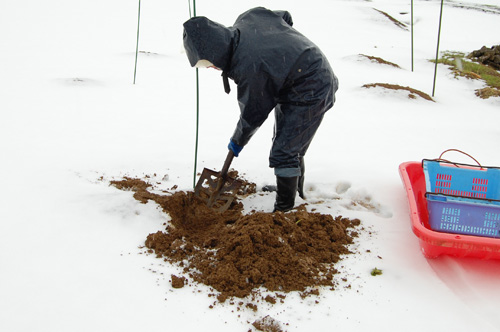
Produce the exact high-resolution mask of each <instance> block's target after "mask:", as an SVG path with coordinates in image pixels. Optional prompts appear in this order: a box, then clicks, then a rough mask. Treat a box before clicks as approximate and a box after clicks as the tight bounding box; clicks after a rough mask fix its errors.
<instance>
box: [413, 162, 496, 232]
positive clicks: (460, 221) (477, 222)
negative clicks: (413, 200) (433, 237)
mask: <svg viewBox="0 0 500 332" xmlns="http://www.w3.org/2000/svg"><path fill="white" fill-rule="evenodd" d="M422 166H423V170H424V176H425V183H426V191H427V193H426V198H427V209H428V211H429V225H430V227H431V229H433V230H435V231H441V232H448V233H456V234H468V235H477V236H487V237H496V238H500V185H499V183H500V168H498V167H484V166H475V165H466V164H455V163H450V162H442V161H436V160H426V159H424V160H423V161H422Z"/></svg>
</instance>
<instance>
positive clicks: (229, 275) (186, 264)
mask: <svg viewBox="0 0 500 332" xmlns="http://www.w3.org/2000/svg"><path fill="white" fill-rule="evenodd" d="M111 184H112V185H114V186H115V187H117V188H119V189H124V190H132V191H134V197H135V198H136V199H138V200H139V201H141V202H143V203H145V202H147V201H148V200H153V201H154V202H156V203H157V204H159V205H160V206H161V207H162V209H163V210H164V211H165V212H166V213H168V214H169V215H170V217H171V221H170V223H168V224H167V223H166V229H165V230H160V231H158V232H156V233H153V234H149V235H148V236H147V239H146V241H145V245H146V247H147V248H149V250H150V251H151V252H154V253H155V254H156V256H157V257H158V258H162V259H163V260H165V261H167V262H170V263H174V264H178V265H179V266H181V267H183V271H184V273H185V275H186V277H188V278H190V279H191V280H193V281H195V282H199V283H203V284H206V285H208V286H210V287H212V288H213V289H215V290H217V291H218V292H219V295H218V297H217V300H218V301H220V302H224V301H225V300H226V299H227V298H228V297H239V298H243V297H246V296H248V295H251V294H254V295H255V292H256V291H257V290H258V288H259V287H264V288H266V289H267V290H269V291H276V292H290V291H300V292H303V293H302V294H317V289H314V287H315V286H327V287H330V288H332V289H333V288H334V286H335V281H334V278H333V276H334V274H336V273H337V272H338V271H337V270H336V269H335V267H334V264H335V263H336V262H338V261H339V260H340V258H341V255H344V254H349V253H350V252H349V250H348V245H349V244H351V243H352V242H353V237H355V236H357V233H356V232H355V231H354V230H353V228H354V227H355V226H358V225H359V224H360V221H359V220H358V219H354V220H350V219H347V218H343V217H341V216H338V217H336V218H333V217H332V216H331V215H324V214H320V213H312V212H308V211H306V209H305V207H304V206H301V207H299V208H297V209H296V210H293V211H291V212H287V213H282V212H276V213H264V212H254V213H250V214H247V215H243V214H242V208H243V206H242V204H241V202H233V204H232V205H231V207H230V208H229V209H228V210H227V211H225V212H223V213H219V212H216V211H215V210H213V209H210V208H208V207H207V206H206V205H205V203H204V202H203V201H201V199H199V197H197V196H195V195H194V193H193V192H183V191H177V192H174V193H173V194H167V195H160V194H156V193H152V192H150V191H148V188H150V187H151V185H149V184H148V183H146V182H144V181H143V180H140V179H132V178H124V179H123V180H121V181H112V182H111ZM172 277H173V278H172V282H174V281H175V287H182V286H183V285H184V284H185V283H186V280H185V279H182V278H183V277H180V278H179V277H176V276H172ZM174 277H175V278H174Z"/></svg>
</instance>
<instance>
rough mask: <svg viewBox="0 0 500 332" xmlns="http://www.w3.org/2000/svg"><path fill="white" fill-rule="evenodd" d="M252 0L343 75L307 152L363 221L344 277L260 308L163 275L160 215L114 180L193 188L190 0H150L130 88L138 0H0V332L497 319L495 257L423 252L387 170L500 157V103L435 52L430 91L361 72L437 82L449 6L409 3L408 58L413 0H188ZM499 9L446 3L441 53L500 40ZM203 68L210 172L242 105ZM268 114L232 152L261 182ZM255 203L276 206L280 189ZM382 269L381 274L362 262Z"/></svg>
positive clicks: (202, 146)
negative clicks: (284, 13) (154, 239)
mask: <svg viewBox="0 0 500 332" xmlns="http://www.w3.org/2000/svg"><path fill="white" fill-rule="evenodd" d="M259 5H262V6H265V7H267V8H270V9H286V10H288V11H290V12H291V14H292V17H293V20H294V27H295V28H296V29H297V30H299V31H301V32H302V33H304V34H305V35H306V36H308V37H310V39H312V40H313V41H314V42H316V44H318V45H319V46H320V47H321V49H322V50H323V52H324V53H325V54H326V55H327V56H328V57H329V59H330V61H331V64H332V67H333V68H334V70H335V72H336V74H337V76H338V77H339V80H340V90H339V92H338V94H337V102H336V104H335V106H334V108H333V109H332V110H331V111H329V112H328V113H327V115H326V116H325V120H324V122H323V124H322V127H321V128H320V130H319V132H318V133H317V136H316V137H315V140H314V142H313V144H312V145H311V148H310V149H309V152H308V155H307V156H306V162H307V174H306V176H307V177H306V181H307V183H306V186H307V192H306V193H307V194H308V196H309V197H310V198H309V203H310V205H314V207H315V208H316V209H317V211H318V212H323V213H331V214H333V215H339V214H340V215H343V216H346V217H350V218H359V219H361V220H362V226H363V227H364V228H365V231H363V232H361V236H360V237H359V238H358V239H357V240H356V244H355V245H354V246H353V247H352V250H353V251H356V252H357V254H355V255H350V256H348V257H346V258H345V259H344V260H343V261H342V262H341V263H340V264H339V270H340V275H339V278H346V279H347V282H342V281H340V284H339V287H338V288H337V290H335V291H328V290H325V291H323V292H321V294H320V296H319V298H314V297H309V298H306V299H301V298H300V296H299V295H298V294H289V295H288V296H287V298H286V300H285V302H284V303H278V304H275V305H273V306H271V305H270V304H265V303H260V304H259V310H258V311H257V312H254V311H252V310H242V311H237V310H236V308H235V307H234V306H232V305H230V304H228V303H226V304H223V305H216V306H215V307H214V308H213V309H210V308H209V306H210V305H211V304H213V302H214V299H213V298H209V297H207V294H208V290H207V288H206V287H203V286H195V285H191V286H190V287H184V288H182V289H175V290H174V289H173V288H172V287H171V285H170V275H171V274H172V273H179V272H180V270H179V269H178V268H176V267H173V266H169V265H166V264H165V263H163V262H162V261H161V260H159V259H156V258H154V256H153V255H145V254H143V252H144V249H140V248H139V247H140V246H142V245H143V244H144V240H145V238H146V236H147V235H148V234H149V233H152V232H156V231H157V230H160V229H163V228H164V226H163V223H164V222H166V220H167V218H168V216H167V215H165V214H163V213H162V212H161V211H160V210H159V209H158V208H157V207H156V206H155V204H153V203H149V204H146V205H143V204H140V203H139V202H137V201H135V200H134V199H133V198H132V194H131V193H129V192H123V191H119V190H117V189H116V188H114V187H110V186H108V181H109V180H110V179H119V178H121V177H122V176H124V175H129V176H135V177H143V176H145V175H150V176H151V177H153V178H154V179H157V180H158V181H162V185H163V186H165V187H168V188H170V187H172V186H174V185H178V187H179V190H190V189H192V186H193V165H194V146H195V132H196V126H195V124H196V117H195V114H196V94H195V70H194V69H193V68H191V67H190V66H189V63H188V61H187V57H186V55H185V54H184V53H183V47H182V23H183V22H184V21H185V20H187V19H188V18H189V5H188V2H187V1H160V0H144V1H142V4H141V29H140V43H139V50H140V51H141V53H140V54H139V59H138V66H137V79H136V84H135V85H134V84H132V82H133V72H134V58H135V46H136V44H135V42H136V33H137V10H138V1H131V0H127V1H123V0H122V1H118V0H99V1H96V0H94V1H90V0H88V1H68V0H66V1H63V0H49V1H33V0H31V1H30V0H24V1H2V2H1V3H0V31H1V32H0V35H1V38H0V95H1V98H0V110H1V121H0V152H1V162H0V174H1V176H2V180H1V184H2V188H1V193H0V195H1V197H0V330H1V331H8V332H14V331H50V332H55V331H57V332H59V331H106V332H108V331H138V330H144V331H147V330H153V329H154V330H164V331H170V330H172V331H173V330H184V331H199V330H203V331H206V330H208V331H248V330H249V329H253V328H252V326H251V323H252V322H253V321H255V320H256V319H259V318H261V317H263V316H266V315H270V316H271V317H273V318H274V319H276V320H277V321H279V322H280V323H281V325H282V328H283V329H284V330H287V331H399V330H404V331H419V332H420V331H422V330H426V331H454V332H458V331H472V330H473V331H500V327H499V324H498V319H497V317H498V308H499V307H500V277H499V276H500V262H499V261H481V260H475V259H456V258H451V257H441V258H438V259H434V260H428V259H426V258H424V256H423V255H422V254H421V253H420V248H419V244H418V241H417V238H416V237H415V235H414V234H413V233H412V232H411V229H410V220H409V215H408V213H409V211H408V206H407V200H406V196H405V192H404V189H403V186H402V183H401V180H400V177H399V174H398V165H399V164H400V163H402V162H405V161H412V160H415V161H419V160H421V159H422V158H436V157H438V156H439V154H440V153H441V152H442V151H444V150H446V149H448V148H456V149H461V150H463V151H465V152H468V153H470V154H472V155H473V156H474V157H475V158H476V159H478V160H479V161H480V162H482V164H484V165H500V154H499V153H498V142H499V141H500V131H499V129H498V126H499V122H500V99H498V98H496V99H495V98H490V99H488V100H482V99H479V98H477V97H476V96H475V95H474V90H475V89H477V88H480V87H482V83H481V82H479V81H471V80H467V79H464V78H461V79H455V78H454V77H453V75H452V74H451V73H450V72H449V70H448V69H447V68H446V67H444V66H439V67H438V72H437V74H438V76H437V82H436V91H435V96H434V99H435V102H430V101H427V100H424V99H422V98H417V99H409V98H408V97H407V94H405V93H403V92H394V91H392V92H391V91H387V90H383V89H381V88H372V89H365V88H362V87H361V86H362V85H363V84H368V83H377V82H378V83H391V84H399V85H402V86H411V87H412V88H415V89H418V90H421V91H423V92H425V93H427V94H431V93H432V87H433V74H434V65H433V64H432V63H431V62H429V60H430V59H433V58H434V57H435V52H436V42H437V31H438V22H439V9H440V1H438V0H430V1H423V0H415V1H414V70H413V71H412V70H411V42H410V41H411V34H410V27H409V23H410V9H411V7H410V0H407V1H401V0H373V1H361V0H359V1H358V0H351V1H348V0H312V1H306V2H304V1H284V0H275V1H269V0H262V1H254V0H247V1H229V0H214V1H197V3H196V6H197V7H196V11H197V15H203V16H207V17H209V18H211V19H213V20H215V21H218V22H220V23H222V24H225V25H228V26H230V25H232V23H233V22H234V20H235V19H236V17H237V16H238V15H239V14H240V13H242V12H243V11H245V10H247V9H249V8H252V7H255V6H259ZM471 7H472V8H471ZM374 8H376V9H378V10H380V11H383V12H386V13H388V14H390V15H391V16H392V17H394V18H396V19H397V20H399V21H401V22H403V23H406V24H407V25H408V28H407V29H406V30H405V29H402V28H399V27H397V26H396V25H395V24H393V23H392V22H391V21H390V20H389V19H388V18H387V17H385V16H384V15H382V14H381V13H380V12H378V11H376V10H374ZM478 8H479V9H480V8H483V9H488V10H489V11H488V12H485V11H481V10H478ZM499 22H500V9H499V8H498V1H497V0H463V1H455V0H449V1H446V2H445V6H444V13H443V25H442V30H441V44H440V50H442V51H446V50H449V51H461V52H466V53H468V52H471V51H473V50H476V49H479V48H481V47H482V46H483V45H484V46H488V47H490V46H493V45H497V44H500V37H499V35H498V31H499V28H500V23H499ZM360 54H364V55H369V56H377V57H381V58H383V59H385V60H387V61H390V62H393V63H396V64H398V65H399V66H400V67H401V69H397V68H394V67H390V66H387V65H380V64H377V63H374V62H371V61H369V60H368V59H366V58H365V57H363V56H360ZM199 73H200V132H199V135H200V141H199V154H198V168H197V170H198V171H201V170H202V168H203V167H209V168H213V169H218V168H220V167H221V165H222V162H223V161H224V157H225V155H226V151H227V150H226V146H227V142H228V139H229V137H230V136H231V134H232V132H233V129H234V126H235V124H236V121H237V118H238V112H239V111H238V105H237V102H236V96H235V95H236V94H235V89H233V92H232V94H231V95H230V96H227V95H226V94H225V93H224V91H223V88H222V81H221V78H220V75H219V74H218V73H217V72H215V71H213V70H200V72H199ZM233 88H234V85H233ZM272 125H273V120H272V117H271V118H270V119H269V120H268V121H267V122H266V123H265V125H264V126H263V127H262V128H261V129H260V130H259V132H258V133H257V134H256V135H255V136H254V138H253V139H252V140H251V142H250V143H249V145H248V146H246V147H245V148H244V150H243V151H242V152H241V154H240V157H238V158H237V159H235V161H234V162H233V167H234V168H235V169H237V170H238V171H239V172H240V173H244V175H245V177H246V178H247V179H248V180H250V181H253V182H255V183H257V185H258V186H262V185H263V184H266V183H270V182H272V181H274V176H273V172H272V170H271V169H269V168H268V167H267V158H268V151H269V149H270V144H271V136H272ZM449 158H451V159H454V160H456V161H462V162H466V163H471V161H470V160H469V159H467V158H466V157H463V156H461V155H459V154H451V155H450V156H449ZM351 202H362V203H363V204H364V205H371V206H372V208H370V209H366V208H363V207H362V205H359V204H358V205H357V208H353V207H352V204H351ZM246 203H247V205H246V206H247V207H248V208H249V209H250V208H255V209H259V210H263V211H271V210H272V204H273V197H272V196H258V197H255V198H249V199H248V200H247V201H246ZM297 203H303V202H302V201H301V200H300V199H298V201H297ZM365 203H366V204H365ZM367 250H369V252H367ZM374 267H377V268H379V269H381V270H382V271H383V274H382V275H381V276H376V277H373V276H371V275H370V271H371V269H373V268H374ZM348 285H350V286H351V287H350V288H348V287H347V286H348ZM316 300H318V302H319V303H316Z"/></svg>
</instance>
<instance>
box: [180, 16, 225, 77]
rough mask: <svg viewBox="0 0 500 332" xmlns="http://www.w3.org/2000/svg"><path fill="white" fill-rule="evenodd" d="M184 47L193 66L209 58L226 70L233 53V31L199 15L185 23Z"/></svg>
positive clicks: (215, 64)
mask: <svg viewBox="0 0 500 332" xmlns="http://www.w3.org/2000/svg"><path fill="white" fill-rule="evenodd" d="M183 40H184V49H185V50H186V54H187V56H188V59H189V63H190V64H191V67H194V66H195V65H196V63H197V62H198V61H199V60H208V61H210V62H211V63H213V64H214V66H216V67H218V68H220V69H222V70H224V71H226V70H228V68H229V63H230V60H231V53H232V42H233V31H232V30H231V29H229V28H227V27H225V26H224V25H222V24H219V23H217V22H213V21H211V20H209V19H208V18H206V17H203V16H197V17H193V18H191V19H189V20H188V21H186V22H185V23H184V33H183Z"/></svg>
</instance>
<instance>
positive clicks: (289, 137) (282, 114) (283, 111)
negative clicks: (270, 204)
mask: <svg viewBox="0 0 500 332" xmlns="http://www.w3.org/2000/svg"><path fill="white" fill-rule="evenodd" d="M326 110H327V109H326V107H325V105H324V104H323V103H319V104H316V105H300V106H297V105H292V104H278V105H277V106H276V107H275V109H274V114H275V126H274V137H273V146H272V148H271V154H270V156H269V166H270V167H272V168H274V169H275V170H274V173H275V175H276V176H282V177H292V176H300V175H302V174H301V172H300V158H302V157H304V155H305V154H306V152H307V149H308V148H309V145H310V144H311V141H312V139H313V138H314V135H315V134H316V131H317V130H318V127H319V125H320V124H321V121H322V120H323V116H324V114H325V112H326Z"/></svg>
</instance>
